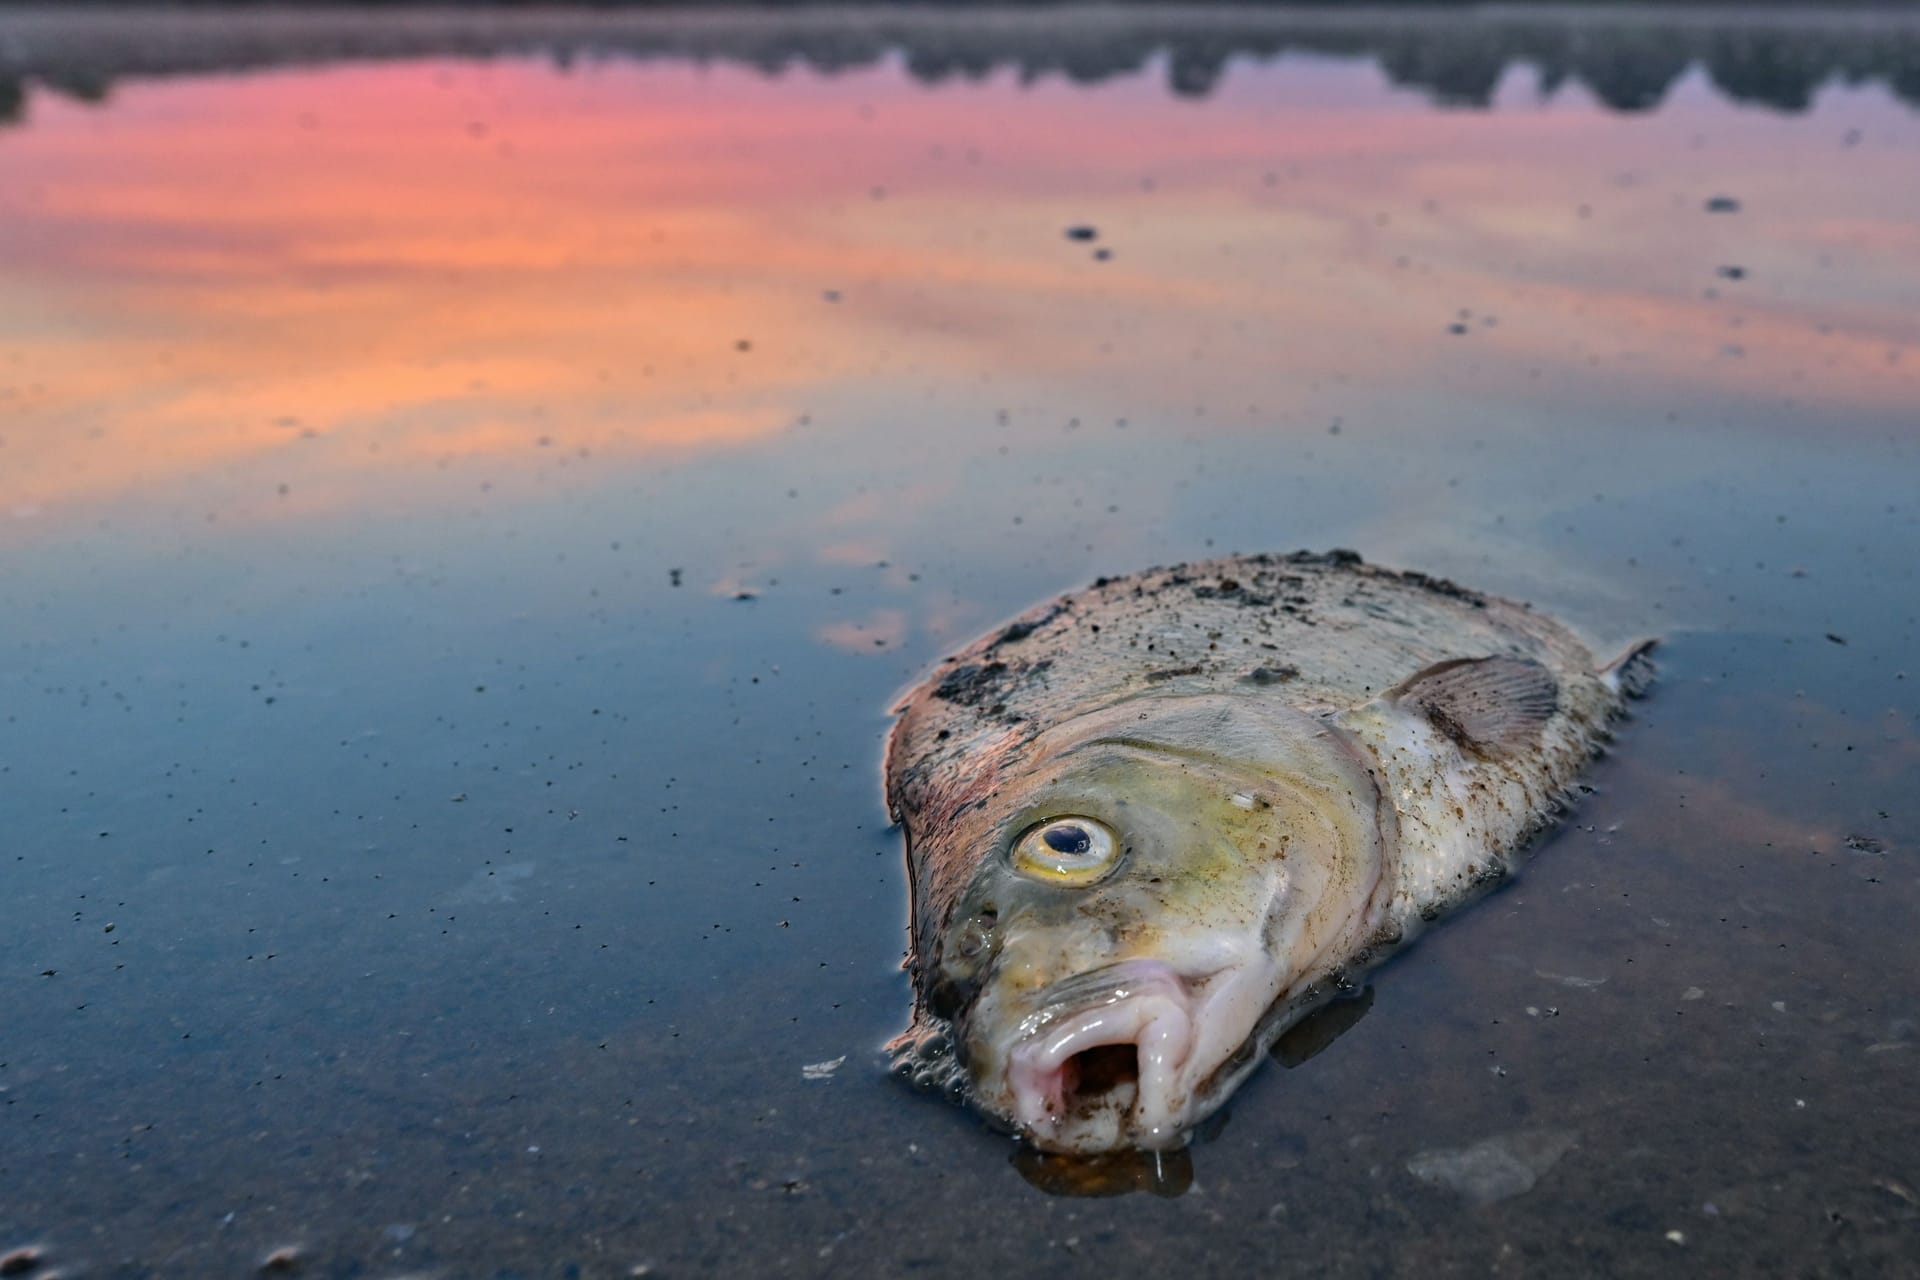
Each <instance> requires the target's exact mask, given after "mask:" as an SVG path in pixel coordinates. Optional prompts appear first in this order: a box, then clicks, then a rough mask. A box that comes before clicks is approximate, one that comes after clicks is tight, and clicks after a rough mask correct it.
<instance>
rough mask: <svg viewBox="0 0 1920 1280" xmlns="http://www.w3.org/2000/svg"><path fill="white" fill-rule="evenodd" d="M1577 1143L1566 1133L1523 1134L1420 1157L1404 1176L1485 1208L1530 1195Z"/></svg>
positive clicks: (1525, 1131)
mask: <svg viewBox="0 0 1920 1280" xmlns="http://www.w3.org/2000/svg"><path fill="white" fill-rule="evenodd" d="M1579 1141H1580V1135H1579V1134H1578V1133H1576V1132H1574V1131H1573V1130H1571V1129H1523V1130H1520V1131H1518V1132H1516V1133H1503V1134H1501V1135H1500V1136H1499V1137H1496V1138H1488V1139H1487V1140H1486V1141H1485V1142H1476V1143H1474V1144H1473V1145H1472V1146H1470V1147H1459V1148H1444V1147H1443V1148H1437V1149H1435V1150H1432V1151H1422V1152H1420V1153H1419V1154H1418V1155H1416V1156H1414V1157H1413V1158H1412V1159H1410V1160H1408V1161H1407V1172H1408V1173H1410V1174H1412V1175H1413V1176H1414V1177H1416V1178H1418V1179H1420V1181H1422V1182H1424V1183H1427V1184H1428V1185H1430V1186H1435V1187H1444V1188H1446V1189H1447V1190H1448V1191H1457V1192H1459V1193H1460V1194H1461V1195H1463V1196H1465V1197H1466V1198H1467V1200H1468V1201H1469V1202H1471V1203H1472V1204H1473V1205H1474V1206H1475V1207H1476V1208H1484V1207H1485V1206H1487V1205H1490V1204H1498V1203H1499V1202H1500V1201H1502V1200H1510V1199H1512V1198H1513V1197H1514V1196H1518V1195H1524V1194H1526V1193H1527V1192H1529V1191H1531V1190H1533V1188H1534V1184H1535V1183H1537V1182H1539V1180H1540V1178H1541V1176H1542V1175H1544V1174H1545V1173H1546V1172H1547V1170H1549V1169H1551V1168H1553V1166H1554V1165H1556V1164H1558V1163H1560V1157H1561V1156H1564V1155H1566V1154H1567V1152H1569V1151H1571V1150H1573V1148H1574V1145H1575V1144H1576V1143H1578V1142H1579Z"/></svg>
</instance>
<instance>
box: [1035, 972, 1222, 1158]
mask: <svg viewBox="0 0 1920 1280" xmlns="http://www.w3.org/2000/svg"><path fill="white" fill-rule="evenodd" d="M1204 981H1205V979H1187V978H1183V977H1182V976H1181V975H1180V974H1179V973H1177V972H1176V971H1175V970H1174V969H1173V968H1172V967H1171V966H1169V965H1167V964H1165V963H1163V962H1161V961H1158V960H1128V961H1123V962H1121V963H1119V964H1115V965H1109V966H1105V967H1103V968H1100V969H1097V970H1093V971H1090V972H1088V973H1084V974H1076V975H1075V976H1073V977H1071V978H1067V979H1064V980H1063V981H1061V982H1059V983H1056V984H1055V985H1054V986H1053V987H1051V988H1049V989H1048V990H1047V991H1046V992H1045V993H1043V995H1042V1000H1041V1006H1040V1011H1039V1012H1038V1013H1036V1014H1035V1015H1034V1016H1033V1017H1031V1018H1029V1019H1028V1020H1027V1023H1026V1026H1025V1028H1023V1029H1024V1030H1025V1031H1026V1034H1025V1035H1024V1036H1022V1038H1021V1039H1020V1040H1019V1041H1018V1043H1016V1044H1015V1046H1014V1047H1013V1049H1012V1051H1011V1052H1010V1053H1009V1054H1008V1056H1007V1064H1006V1085H1007V1090H1008V1093H1009V1094H1010V1095H1011V1101H1012V1104H1013V1105H1012V1118H1013V1120H1014V1121H1015V1122H1016V1123H1017V1124H1018V1125H1019V1126H1020V1128H1021V1129H1023V1130H1024V1131H1025V1132H1026V1133H1027V1134H1028V1135H1029V1136H1030V1137H1031V1138H1032V1139H1033V1140H1034V1142H1035V1143H1036V1144H1037V1145H1039V1146H1041V1147H1043V1148H1046V1149H1048V1150H1055V1151H1074V1152H1088V1151H1103V1150H1110V1149H1112V1148H1115V1147H1119V1146H1138V1147H1147V1148H1165V1147H1175V1146H1179V1145H1180V1143H1181V1142H1182V1141H1183V1140H1184V1135H1185V1130H1186V1128H1187V1127H1188V1121H1187V1114H1188V1111H1189V1105H1188V1104H1189V1101H1190V1089H1189V1087H1188V1086H1187V1084H1186V1083H1185V1081H1186V1080H1187V1079H1189V1078H1190V1077H1189V1076H1188V1073H1187V1071H1186V1068H1187V1065H1188V1062H1189V1060H1190V1059H1191V1058H1192V1056H1193V1051H1194V1046H1195V1043H1196V1037H1195V1026H1194V1023H1195V1018H1194V1014H1195V993H1196V987H1197V986H1198V985H1201V984H1203V983H1204Z"/></svg>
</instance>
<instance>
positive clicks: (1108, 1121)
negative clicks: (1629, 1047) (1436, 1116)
mask: <svg viewBox="0 0 1920 1280" xmlns="http://www.w3.org/2000/svg"><path fill="white" fill-rule="evenodd" d="M1650 647H1651V643H1650V642H1647V643H1643V644H1640V645H1636V646H1635V647H1634V648H1632V649H1631V650H1629V651H1628V652H1627V653H1626V654H1624V655H1622V656H1621V657H1620V658H1619V659H1618V660H1616V661H1615V662H1613V663H1611V664H1609V665H1607V666H1604V667H1601V666H1597V665H1596V663H1595V661H1594V658H1593V655H1592V654H1591V653H1589V652H1588V650H1587V648H1586V647H1585V645H1584V644H1583V643H1582V642H1581V641H1580V640H1579V639H1577V638H1576V637H1575V636H1574V634H1573V633H1572V632H1571V631H1569V630H1568V629H1567V628H1566V627H1564V626H1562V625H1561V624H1560V623H1558V622H1555V621H1554V620H1553V619H1551V618H1548V617H1545V616H1543V615H1542V614H1540V613H1536V612H1534V611H1533V610H1532V609H1530V608H1528V607H1527V606H1525V605H1522V604H1517V603H1514V602H1512V601H1508V600H1503V599H1499V598H1497V597H1494V596H1490V595H1484V594H1482V593H1480V592H1477V591H1473V590H1470V589H1468V588H1465V587H1461V586H1458V585H1456V584H1454V583H1451V582H1448V581H1445V580H1443V579H1439V578H1432V577H1428V576H1426V575H1424V574H1420V573H1412V572H1396V571H1394V570H1390V569H1383V568H1380V567H1378V566H1374V565H1368V564H1365V563H1363V562H1362V561H1361V559H1360V557H1359V556H1357V555H1355V554H1354V553H1352V552H1350V551H1333V552H1327V553H1324V554H1319V553H1309V552H1297V553H1294V554H1292V555H1254V556H1233V557H1227V558H1224V559H1218V560H1211V561H1206V562H1203V563H1197V564H1187V565H1176V566H1174V567H1172V568H1167V569H1151V570H1148V571H1146V572H1144V573H1139V574H1133V575H1129V576H1127V577H1122V578H1102V579H1100V580H1098V581H1096V582H1095V583H1093V585H1092V586H1091V587H1089V588H1087V589H1086V590H1084V591H1080V592H1076V593H1074V594H1071V595H1067V596H1064V597H1062V598H1060V599H1058V600H1056V601H1054V602H1052V603H1050V604H1047V605H1045V606H1042V607H1040V608H1037V609H1035V610H1032V611H1031V612H1029V613H1027V614H1025V615H1024V616H1022V617H1020V618H1019V619H1017V620H1015V621H1014V622H1012V623H1011V624H1010V625H1008V626H1006V627H1004V628H1002V629H999V630H997V631H995V632H994V633H993V634H991V635H988V636H984V637H982V638H981V639H980V640H978V641H976V642H974V643H973V644H972V645H970V646H968V647H967V648H966V649H965V650H964V651H962V652H960V653H958V654H955V655H954V656H952V657H950V658H948V659H946V660H945V661H944V662H942V663H941V664H940V665H939V666H938V667H937V668H936V669H935V670H934V671H933V672H932V673H931V674H930V675H928V676H927V678H926V679H925V680H924V681H923V682H922V683H921V684H919V685H918V686H917V687H915V688H914V689H913V690H912V691H911V692H909V693H908V694H907V695H906V696H905V697H904V698H903V699H902V700H901V702H900V704H899V706H898V707H897V708H896V710H897V711H898V712H899V713H900V718H899V720H898V722H897V723H896V724H895V726H894V729H893V733H892V735H891V737H890V738H889V741H888V750H887V764H886V788H887V800H888V804H889V806H890V808H891V811H892V813H893V815H894V818H895V820H896V821H898V822H899V823H900V824H901V825H902V826H903V828H904V829H905V833H906V844H907V865H908V871H909V876H910V879H911V885H912V913H913V918H912V926H911V934H912V941H911V949H910V953H909V961H908V967H909V969H910V971H911V973H912V977H913V985H914V1008H913V1021H912V1024H911V1025H910V1026H909V1027H908V1029H907V1030H906V1031H905V1032H904V1033H903V1034H902V1035H901V1036H900V1037H898V1038H897V1039H896V1040H895V1041H894V1042H893V1044H892V1045H891V1046H890V1049H891V1051H892V1052H893V1054H894V1062H895V1067H896V1070H898V1071H899V1072H901V1073H902V1074H904V1075H907V1076H909V1077H911V1078H912V1079H914V1080H915V1081H916V1082H918V1083H921V1084H923V1085H927V1086H930V1087H935V1088H940V1089H944V1090H945V1091H947V1092H948V1093H950V1094H952V1095H953V1096H955V1097H956V1098H964V1099H966V1100H968V1101H970V1102H971V1103H972V1104H973V1105H974V1106H975V1107H977V1108H978V1109H979V1110H981V1111H982V1112H984V1113H985V1114H986V1115H987V1116H989V1117H990V1118H991V1119H993V1120H994V1121H996V1122H998V1123H1000V1124H1002V1125H1004V1126H1006V1127H1008V1128H1011V1129H1013V1130H1015V1131H1016V1132H1018V1133H1019V1134H1021V1135H1022V1136H1023V1137H1024V1138H1025V1139H1027V1140H1028V1141H1030V1142H1031V1143H1033V1144H1034V1145H1035V1146H1037V1147H1038V1148H1040V1149H1041V1150H1044V1151H1052V1152H1063V1153H1076V1154H1092V1153H1097V1152H1105V1151H1113V1150H1121V1149H1125V1148H1131V1147H1138V1148H1147V1149H1156V1150H1159V1149H1167V1148H1172V1147H1178V1146H1181V1145H1183V1144H1184V1143H1185V1142H1186V1141H1187V1140H1188V1137H1189V1136H1190V1135H1191V1133H1192V1131H1193V1129H1194V1127H1195V1126H1196V1125H1197V1124H1199V1123H1200V1122H1201V1121H1202V1120H1204V1119H1205V1118H1206V1117H1207V1116H1208V1115H1209V1114H1210V1113H1212V1112H1213V1111H1215V1110H1216V1109H1217V1108H1219V1106H1220V1105H1221V1104H1222V1103H1223V1102H1225V1101H1226V1099H1227V1098H1228V1096H1229V1095H1231V1094H1232V1092H1233V1091H1234V1089H1235V1088H1236V1087H1238V1086H1239V1084H1240V1083H1241V1081H1243V1080H1244V1079H1246V1077H1247V1076H1248V1075H1249V1074H1250V1073H1251V1072H1252V1071H1253V1069H1254V1068H1255V1066H1256V1065H1257V1064H1258V1063H1259V1062H1260V1060H1261V1059H1262V1057H1264V1056H1265V1052H1266V1050H1267V1049H1268V1048H1269V1047H1270V1046H1271V1045H1272V1043H1273V1042H1274V1040H1275V1039H1276V1038H1277V1037H1279V1036H1280V1035H1281V1033H1282V1032H1284V1031H1285V1030H1286V1029H1287V1028H1288V1027H1289V1026H1290V1025H1292V1024H1293V1023H1294V1022H1297V1021H1298V1020H1299V1019H1300V1018H1301V1017H1303V1016H1305V1015H1306V1014H1307V1013H1309V1012H1311V1011H1312V1010H1313V1009H1314V1008H1315V1007H1316V1006H1317V1005H1318V1004H1320V1003H1322V1002H1324V1001H1325V1000H1326V999H1327V998H1328V996H1329V995H1330V994H1332V993H1333V992H1334V991H1336V990H1337V989H1340V988H1341V987H1342V986H1344V985H1345V984H1347V983H1349V982H1350V981H1351V980H1352V978H1353V977H1354V976H1355V975H1357V974H1358V973H1359V972H1360V971H1362V970H1364V969H1365V968H1366V967H1367V966H1368V965H1369V964H1372V963H1374V962H1376V961H1377V960H1379V959H1380V958H1382V957H1383V956H1384V955H1385V954H1386V953H1387V952H1388V951H1389V950H1391V949H1392V948H1393V947H1394V946H1395V945H1397V944H1399V943H1400V942H1402V941H1403V940H1404V939H1406V938H1407V937H1409V936H1410V935H1411V934H1412V933H1413V932H1414V930H1415V929H1417V927H1418V926H1419V924H1420V923H1421V922H1422V921H1426V920H1431V919H1433V918H1434V917H1436V916H1438V915H1439V914H1440V913H1442V912H1444V911H1446V910H1447V909H1448V908H1450V907H1453V906H1455V905H1457V904H1459V903H1461V902H1463V901H1464V900H1466V899H1467V898H1469V897H1470V896H1472V895H1473V893H1474V891H1475V890H1476V889H1477V888H1479V887H1481V886H1483V885H1485V884H1486V883H1488V882H1489V881H1491V880H1494V879H1497V878H1499V877H1500V876H1502V875H1503V874H1505V872H1506V871H1507V870H1508V869H1509V866H1510V864H1511V861H1512V859H1513V858H1514V857H1515V856H1516V855H1517V854H1518V853H1519V852H1520V851H1521V850H1522V849H1523V848H1524V847H1525V845H1526V844H1527V842H1528V840H1529V839H1530V838H1531V837H1532V836H1533V835H1534V834H1535V833H1536V832H1537V831H1538V830H1539V829H1540V828H1541V827H1543V826H1544V825H1546V824H1547V823H1548V822H1549V821H1550V820H1551V819H1552V817H1553V815H1554V814H1555V813H1556V812H1557V811H1558V810H1559V808H1560V807H1561V805H1562V802H1563V800H1564V798H1565V797H1566V795H1567V793H1568V790H1569V788H1570V786H1571V785H1572V784H1573V782H1574V780H1575V778H1576V776H1577V775H1578V774H1579V772H1580V770H1581V769H1582V768H1583V767H1584V766H1585V765H1586V763H1587V762H1588V760H1589V759H1591V758H1592V756H1593V755H1594V753H1595V752H1596V751H1597V750H1598V748H1599V747H1600V745H1601V743H1602V742H1603V741H1604V740H1605V738H1606V736H1607V725H1608V723H1609V722H1610V721H1611V720H1612V719H1613V718H1614V717H1615V716H1617V715H1618V714H1619V713H1620V711H1621V708H1622V703H1623V700H1624V699H1625V698H1626V697H1628V696H1630V695H1632V694H1634V693H1636V692H1638V688H1639V686H1640V685H1641V684H1642V683H1643V682H1644V681H1645V680H1646V679H1647V677H1648V674H1649V672H1650V666H1651V664H1650V662H1649V660H1648V658H1647V652H1648V650H1649V649H1650Z"/></svg>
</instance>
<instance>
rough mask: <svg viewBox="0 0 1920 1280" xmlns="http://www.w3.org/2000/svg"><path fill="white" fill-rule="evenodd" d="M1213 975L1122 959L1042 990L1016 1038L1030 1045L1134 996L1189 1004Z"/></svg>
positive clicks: (1067, 978)
mask: <svg viewBox="0 0 1920 1280" xmlns="http://www.w3.org/2000/svg"><path fill="white" fill-rule="evenodd" d="M1212 976H1213V974H1211V973H1206V974H1200V975H1197V976H1194V977H1186V976H1184V975H1182V974H1181V973H1180V972H1179V971H1178V970H1177V969H1175V968H1174V967H1173V966H1172V965H1170V964H1168V963H1166V962H1165V961H1164V960H1146V959H1136V960H1120V961H1116V962H1115V963H1113V964H1108V965H1102V966H1100V967H1099V968H1097V969H1088V970H1087V971H1086V972H1084V973H1075V974H1070V975H1068V976H1067V977H1065V978H1061V979H1059V980H1058V981H1057V982H1054V983H1052V984H1051V985H1049V986H1047V987H1045V988H1043V989H1042V990H1041V992H1040V998H1039V999H1038V1000H1037V1001H1036V1002H1035V1004H1036V1008H1035V1009H1034V1011H1033V1012H1032V1013H1030V1014H1028V1015H1027V1016H1026V1017H1025V1018H1022V1019H1021V1020H1020V1027H1019V1030H1018V1032H1016V1034H1015V1039H1016V1040H1017V1041H1019V1042H1020V1043H1026V1042H1027V1041H1030V1040H1032V1039H1034V1038H1035V1037H1036V1036H1039V1035H1041V1034H1043V1033H1044V1032H1045V1031H1046V1030H1047V1028H1048V1027H1050V1026H1053V1025H1054V1024H1056V1023H1058V1022H1061V1021H1062V1020H1065V1019H1070V1018H1076V1017H1080V1016H1084V1015H1085V1014H1087V1013H1088V1012H1090V1011H1093V1010H1097V1009H1099V1008H1102V1007H1104V1006H1107V1005H1111V1004H1114V1003H1116V1002H1118V1001H1121V1000H1126V999H1129V998H1132V997H1134V996H1143V995H1148V994H1160V995H1166V996H1170V997H1174V998H1177V999H1179V1000H1181V1001H1186V1000H1188V999H1190V997H1191V996H1192V994H1193V990H1194V988H1196V987H1200V986H1203V985H1205V983H1206V982H1207V980H1208V979H1209V978H1211V977H1212Z"/></svg>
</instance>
